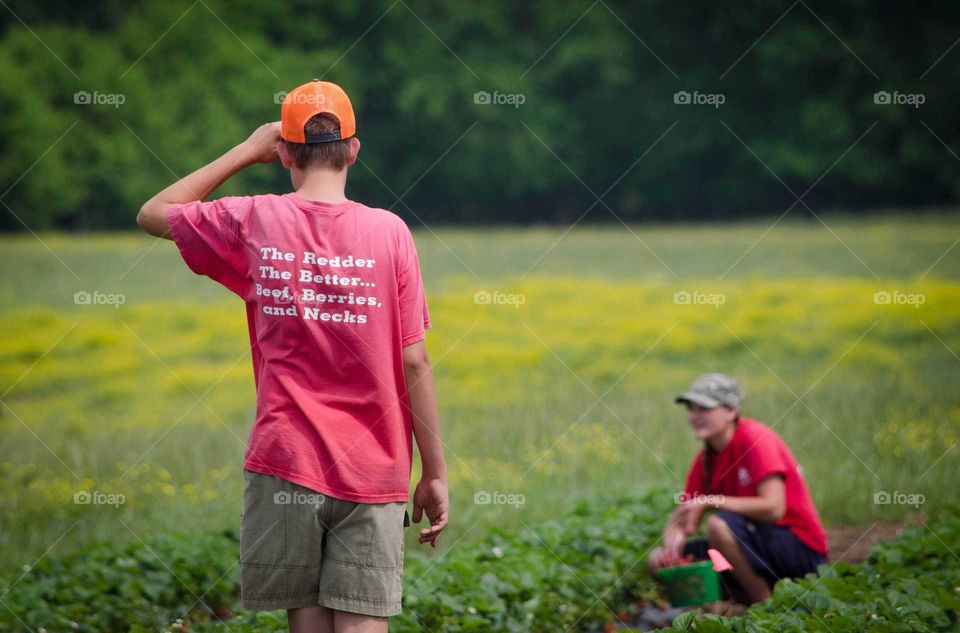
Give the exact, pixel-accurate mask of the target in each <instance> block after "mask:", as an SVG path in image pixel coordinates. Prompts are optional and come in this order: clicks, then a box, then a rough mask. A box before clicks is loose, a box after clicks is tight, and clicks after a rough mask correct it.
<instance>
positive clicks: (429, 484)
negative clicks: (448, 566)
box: [403, 340, 450, 547]
mask: <svg viewBox="0 0 960 633" xmlns="http://www.w3.org/2000/svg"><path fill="white" fill-rule="evenodd" d="M403 372H404V376H405V378H406V382H407V396H408V398H409V399H410V412H411V417H412V418H413V434H414V436H415V438H416V440H417V449H418V450H419V451H420V463H421V466H422V468H423V473H422V475H421V477H420V482H419V483H418V484H417V487H416V489H415V490H414V493H413V517H412V518H413V522H414V523H419V522H420V520H421V518H422V517H423V513H424V512H426V514H427V519H429V520H430V527H429V528H423V529H421V530H420V539H419V540H420V542H421V543H427V542H429V543H430V544H431V545H432V546H433V547H436V546H437V541H438V539H439V538H440V532H442V531H443V529H444V528H445V527H446V526H447V520H448V518H449V508H450V501H449V493H448V491H447V464H446V460H445V459H444V457H443V443H442V442H441V441H440V414H439V411H438V410H437V395H436V390H435V388H434V381H433V367H432V366H431V364H430V356H429V355H428V354H427V346H426V344H425V343H424V341H423V340H421V341H418V342H416V343H412V344H410V345H407V346H406V347H404V348H403Z"/></svg>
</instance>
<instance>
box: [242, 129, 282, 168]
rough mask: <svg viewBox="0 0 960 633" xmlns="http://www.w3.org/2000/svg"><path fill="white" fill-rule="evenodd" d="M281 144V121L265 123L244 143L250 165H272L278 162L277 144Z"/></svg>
mask: <svg viewBox="0 0 960 633" xmlns="http://www.w3.org/2000/svg"><path fill="white" fill-rule="evenodd" d="M278 142H280V121H274V122H272V123H264V124H263V125H261V126H260V127H258V128H257V129H255V130H254V131H253V134H251V135H250V137H249V138H248V139H247V140H245V141H244V142H243V146H244V150H245V152H244V153H245V154H246V155H247V156H248V160H249V161H250V163H272V162H273V161H275V160H277V159H278V158H279V156H278V155H277V143H278Z"/></svg>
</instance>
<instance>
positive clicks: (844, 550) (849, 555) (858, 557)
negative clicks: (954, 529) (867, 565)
mask: <svg viewBox="0 0 960 633" xmlns="http://www.w3.org/2000/svg"><path fill="white" fill-rule="evenodd" d="M923 521H924V517H923V515H915V516H912V517H909V518H908V519H907V520H905V521H903V522H901V523H875V524H874V525H872V526H870V525H862V526H857V527H833V528H828V529H827V542H828V543H829V544H830V562H831V563H835V562H843V563H862V562H863V561H865V560H866V559H867V554H869V553H870V548H871V547H873V546H874V545H876V544H877V543H879V542H880V541H889V540H890V539H892V538H894V537H895V536H897V535H899V534H900V533H901V532H903V531H904V530H905V529H906V528H908V527H911V526H916V525H921V524H922V523H923Z"/></svg>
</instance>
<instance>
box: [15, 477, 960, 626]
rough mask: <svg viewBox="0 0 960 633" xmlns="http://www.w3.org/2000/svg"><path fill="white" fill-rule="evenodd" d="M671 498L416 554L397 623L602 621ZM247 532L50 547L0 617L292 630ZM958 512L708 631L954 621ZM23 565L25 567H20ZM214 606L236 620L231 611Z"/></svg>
mask: <svg viewBox="0 0 960 633" xmlns="http://www.w3.org/2000/svg"><path fill="white" fill-rule="evenodd" d="M670 504H671V497H670V495H669V494H667V493H665V492H653V493H649V494H646V495H643V496H640V497H631V498H622V499H611V500H605V501H601V502H597V503H591V504H586V503H582V504H579V505H578V506H577V507H576V508H575V509H574V510H573V511H572V512H571V513H570V514H569V515H567V516H565V517H561V518H559V519H555V520H553V521H550V522H547V523H545V524H541V525H537V526H534V527H529V526H525V529H522V530H516V531H512V532H507V531H500V530H495V531H493V532H492V533H490V534H488V535H486V536H485V537H484V538H483V539H482V540H480V541H477V542H475V543H472V544H470V545H467V546H463V547H459V548H455V549H453V550H451V551H450V552H449V553H448V554H447V555H446V556H444V557H443V558H442V559H439V560H436V561H430V560H426V559H424V558H422V557H421V556H418V555H411V554H409V553H408V555H407V564H406V576H405V581H404V612H403V614H402V615H400V616H398V617H396V618H393V619H392V620H391V631H401V632H407V631H504V632H515V631H559V630H583V631H593V630H598V629H599V628H600V627H602V626H603V625H604V624H605V623H608V622H612V621H614V620H616V619H617V617H618V615H619V614H622V613H623V611H625V610H626V611H630V610H632V609H633V608H634V606H635V605H636V603H637V601H638V600H639V599H643V598H645V597H650V596H652V595H654V593H655V591H656V589H655V586H654V584H653V582H652V580H651V579H650V577H649V576H648V575H647V572H646V570H645V565H644V564H643V561H644V557H645V554H646V552H647V551H649V548H650V547H651V546H652V545H653V544H654V543H655V542H656V539H657V538H658V532H659V529H660V524H661V522H662V518H663V516H664V514H665V513H666V512H668V511H669V509H670ZM237 549H238V546H237V540H236V534H235V533H233V532H224V533H216V534H209V535H207V536H204V537H202V538H198V537H196V536H191V535H178V536H160V537H154V538H151V539H149V543H148V542H145V541H138V542H135V543H132V544H129V545H125V546H116V545H108V544H104V545H99V546H96V547H93V548H92V549H90V550H89V551H87V552H84V553H83V554H82V555H78V556H68V557H65V558H63V559H57V558H53V557H51V558H46V559H44V560H43V561H41V562H40V563H39V564H38V565H36V566H35V567H34V568H33V569H30V570H27V571H26V572H25V573H24V574H23V575H22V576H21V577H19V578H14V579H11V578H8V579H6V580H5V582H4V583H3V586H5V587H8V586H11V585H12V586H13V589H12V590H11V591H10V592H8V593H5V595H4V603H5V604H6V606H7V607H8V609H7V610H6V611H5V612H3V613H0V629H2V630H9V631H13V630H24V629H25V627H27V626H29V627H30V628H31V629H34V630H36V629H38V628H40V627H43V629H46V630H49V631H54V630H56V631H60V630H71V629H73V630H77V631H130V632H131V633H147V632H148V631H157V630H164V631H170V632H173V631H178V630H184V629H185V628H186V629H189V630H191V631H193V633H204V632H205V633H221V632H226V631H228V630H229V631H233V632H241V633H247V632H250V633H252V632H254V631H257V632H260V633H263V632H265V631H278V632H283V631H286V615H285V614H284V612H282V611H278V612H258V613H253V612H239V613H238V614H237V617H235V618H231V616H232V615H233V614H232V612H231V608H234V607H235V604H236V603H237V598H238V593H239V588H238V576H239V569H238V567H237V565H236V564H235V563H236V558H235V557H236V555H237ZM957 550H960V515H958V514H957V513H956V512H953V511H951V512H948V513H946V514H945V515H943V516H940V517H938V518H937V519H936V520H932V521H930V522H929V523H928V524H927V525H925V526H922V527H918V528H911V529H910V530H908V531H907V532H906V533H905V534H904V535H903V536H901V537H899V538H898V539H896V540H895V541H893V542H890V543H886V544H882V545H880V546H878V547H876V548H874V550H873V551H872V553H871V556H870V559H869V561H868V562H867V563H866V564H864V565H846V564H837V565H834V566H831V567H829V568H828V567H822V568H821V572H822V575H821V576H816V575H814V574H811V575H809V576H807V578H805V579H801V580H797V581H782V582H780V583H778V585H777V587H776V590H775V592H774V596H773V598H772V599H771V600H769V601H767V602H766V603H764V604H762V605H756V606H754V607H753V608H751V609H750V610H749V611H748V612H747V614H746V615H745V616H744V617H742V618H737V619H724V618H718V617H713V616H705V617H704V616H700V615H698V614H697V612H690V613H688V614H686V615H684V616H682V617H681V618H680V619H679V620H678V621H676V622H675V624H674V626H675V628H677V629H681V630H691V629H695V630H697V631H724V632H727V631H737V632H748V631H749V632H753V631H812V630H832V631H834V632H837V633H839V632H841V631H843V632H846V631H861V630H873V631H949V630H954V628H953V627H956V626H957V623H958V613H960V595H958V592H957V587H958V586H960V565H957V561H956V555H955V554H954V552H955V551H957ZM18 575H19V574H18ZM217 618H231V619H230V620H229V621H228V622H227V623H224V622H219V621H217Z"/></svg>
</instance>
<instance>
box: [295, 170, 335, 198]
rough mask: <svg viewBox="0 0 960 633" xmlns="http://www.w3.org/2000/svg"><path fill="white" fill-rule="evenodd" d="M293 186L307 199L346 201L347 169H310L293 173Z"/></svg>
mask: <svg viewBox="0 0 960 633" xmlns="http://www.w3.org/2000/svg"><path fill="white" fill-rule="evenodd" d="M292 180H293V188H294V190H295V191H296V192H297V194H298V195H299V196H300V197H302V198H306V199H307V200H315V201H317V202H329V203H331V204H337V203H339V202H346V201H347V196H346V194H345V193H344V192H345V189H346V185H347V170H346V168H344V169H343V170H341V171H330V170H328V169H312V170H310V171H301V172H297V173H296V174H293V178H292Z"/></svg>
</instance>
